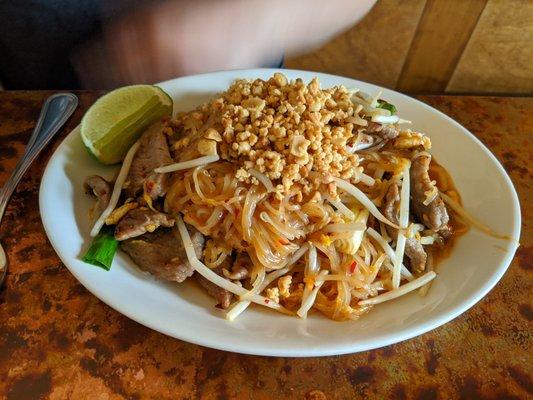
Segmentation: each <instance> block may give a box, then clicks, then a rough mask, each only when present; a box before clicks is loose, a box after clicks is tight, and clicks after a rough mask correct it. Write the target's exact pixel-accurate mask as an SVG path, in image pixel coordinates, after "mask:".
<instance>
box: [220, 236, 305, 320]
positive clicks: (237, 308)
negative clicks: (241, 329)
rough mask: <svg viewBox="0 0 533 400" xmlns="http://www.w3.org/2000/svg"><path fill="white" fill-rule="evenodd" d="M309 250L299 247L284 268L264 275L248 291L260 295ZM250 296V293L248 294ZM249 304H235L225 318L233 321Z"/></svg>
mask: <svg viewBox="0 0 533 400" xmlns="http://www.w3.org/2000/svg"><path fill="white" fill-rule="evenodd" d="M308 248H309V245H308V244H307V243H306V244H304V245H303V246H301V247H300V248H299V249H298V250H297V251H296V252H295V253H294V254H293V255H292V256H291V257H290V258H289V260H288V262H287V266H286V267H285V268H282V269H279V270H277V271H274V272H271V273H270V274H268V275H266V276H265V278H264V279H263V282H262V283H261V284H260V285H259V286H258V288H257V289H256V288H255V286H254V288H253V289H252V290H251V291H250V292H252V291H253V293H255V294H259V293H261V292H262V291H263V290H265V289H266V287H267V286H268V285H270V284H271V283H272V282H274V281H275V280H276V279H278V278H280V277H282V276H283V275H285V274H286V273H288V272H290V271H291V270H292V269H293V268H294V266H295V264H296V262H297V261H298V260H299V259H300V258H302V256H303V255H304V254H305V253H306V252H307V250H308ZM250 294H251V293H250ZM243 297H247V295H243ZM250 304H251V301H249V300H242V301H239V302H238V303H236V304H235V305H234V306H233V307H232V308H231V310H230V311H228V313H226V318H227V319H228V320H230V321H233V320H234V319H235V318H237V317H238V316H239V315H240V314H241V313H242V312H243V311H244V310H246V308H248V306H249V305H250Z"/></svg>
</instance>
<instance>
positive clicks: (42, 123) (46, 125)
mask: <svg viewBox="0 0 533 400" xmlns="http://www.w3.org/2000/svg"><path fill="white" fill-rule="evenodd" d="M77 106H78V98H77V97H76V96H75V95H74V94H72V93H57V94H54V95H52V96H50V97H49V98H48V99H46V101H45V102H44V105H43V108H42V109H41V115H39V119H38V120H37V125H35V129H34V130H33V133H32V134H31V137H30V140H29V142H28V144H27V145H26V150H25V151H24V155H23V156H22V158H21V159H20V160H19V162H18V163H17V165H16V166H15V169H14V170H13V173H12V174H11V176H10V177H9V178H8V180H7V182H6V183H5V185H4V186H3V187H2V188H0V223H1V222H2V217H3V216H4V211H5V210H6V205H7V202H8V201H9V198H10V197H11V195H12V194H13V192H14V191H15V188H16V187H17V185H18V183H19V181H20V180H21V178H22V176H23V175H24V173H25V172H26V170H27V169H28V167H29V166H30V165H31V163H32V162H33V161H34V160H35V158H37V156H38V155H39V153H40V152H41V150H42V149H44V147H45V146H46V145H47V144H48V142H49V141H50V139H52V137H53V136H54V135H55V134H56V133H57V131H59V129H60V128H61V127H62V126H63V124H64V123H65V122H66V121H67V119H68V118H69V117H70V116H71V115H72V113H73V112H74V110H75V109H76V107H77ZM6 275H7V257H6V253H5V251H4V249H3V248H2V245H1V244H0V286H2V283H3V282H4V280H5V278H6Z"/></svg>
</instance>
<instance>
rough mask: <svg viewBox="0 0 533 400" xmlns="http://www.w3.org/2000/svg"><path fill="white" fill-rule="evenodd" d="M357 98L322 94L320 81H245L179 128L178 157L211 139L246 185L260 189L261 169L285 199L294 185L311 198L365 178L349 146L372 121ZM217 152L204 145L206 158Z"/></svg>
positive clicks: (336, 91) (336, 90) (339, 91)
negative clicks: (330, 185)
mask: <svg viewBox="0 0 533 400" xmlns="http://www.w3.org/2000/svg"><path fill="white" fill-rule="evenodd" d="M351 96H352V93H351V92H350V91H348V90H347V89H346V88H345V87H343V86H336V87H333V88H328V89H322V88H320V85H319V83H318V80H317V79H316V78H315V79H313V80H312V81H311V82H309V84H305V83H304V82H303V81H302V80H301V79H296V80H294V81H290V82H289V81H288V80H287V78H286V77H285V76H284V75H283V74H280V73H276V74H274V76H273V77H271V78H270V79H269V80H268V81H264V80H261V79H256V80H254V81H247V80H237V81H235V82H234V83H233V84H232V85H231V86H230V88H229V89H228V90H227V91H225V92H223V93H221V94H220V95H219V96H218V97H217V98H215V99H214V100H212V101H210V102H208V103H206V104H204V105H202V106H201V107H199V108H198V109H197V110H195V111H194V112H188V113H181V114H178V116H177V117H176V119H175V120H173V121H171V126H172V127H173V129H174V131H175V132H176V133H177V134H178V136H179V137H180V138H181V139H179V140H178V141H177V142H176V143H175V144H174V150H175V151H176V155H177V158H178V159H179V158H180V155H181V156H182V157H181V159H183V152H181V153H180V152H179V151H180V150H181V149H183V148H184V147H186V146H187V145H188V144H189V142H191V143H192V141H193V140H201V139H202V140H206V139H209V142H211V143H215V142H216V145H217V148H218V155H219V156H220V157H221V159H222V160H226V161H230V162H232V163H234V164H236V165H238V166H239V169H238V171H237V178H238V179H239V180H240V181H243V182H247V183H252V184H254V183H256V182H257V183H258V181H257V179H252V177H251V176H250V174H249V173H248V170H249V169H251V168H253V169H255V170H256V171H258V172H260V173H262V174H264V175H265V176H267V177H268V178H269V179H271V180H272V182H273V185H274V186H275V187H276V190H277V194H280V193H286V192H288V191H289V189H290V188H291V187H292V186H293V185H299V187H300V189H301V190H302V191H303V193H305V194H309V193H311V192H312V191H313V190H316V189H318V188H319V186H320V185H322V184H323V183H324V180H325V179H326V180H328V177H330V180H331V177H340V178H342V179H347V180H349V179H351V178H354V177H357V176H358V171H357V167H358V163H359V159H358V156H357V155H356V154H350V153H348V152H347V150H346V146H347V142H348V141H349V140H353V137H354V136H356V135H357V131H358V130H359V129H361V128H362V127H363V125H361V124H360V125H357V124H355V123H354V121H363V122H365V120H363V119H362V118H361V115H359V112H361V107H358V105H356V104H354V103H352V101H351ZM202 143H203V142H202ZM210 146H212V145H210ZM211 151H212V147H209V148H207V147H206V144H205V143H204V144H200V142H199V143H198V149H197V152H198V153H199V154H212V153H211ZM187 156H188V157H193V156H192V155H190V153H188V154H187Z"/></svg>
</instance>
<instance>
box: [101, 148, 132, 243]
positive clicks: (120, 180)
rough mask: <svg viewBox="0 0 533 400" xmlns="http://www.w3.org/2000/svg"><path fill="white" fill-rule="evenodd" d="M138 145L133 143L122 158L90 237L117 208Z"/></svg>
mask: <svg viewBox="0 0 533 400" xmlns="http://www.w3.org/2000/svg"><path fill="white" fill-rule="evenodd" d="M140 145H141V144H140V142H139V141H137V142H135V144H134V145H133V146H131V147H130V149H129V150H128V152H127V153H126V157H124V161H123V162H122V166H121V167H120V172H119V173H118V176H117V179H116V180H115V185H114V186H113V192H112V193H111V198H110V199H109V203H108V205H107V207H106V208H105V210H104V211H103V212H102V214H101V215H100V217H99V218H98V219H97V220H96V222H95V223H94V225H93V228H92V229H91V236H92V237H95V236H96V235H98V232H100V229H101V228H102V226H104V223H105V220H106V218H107V217H109V215H110V214H111V213H112V212H113V210H114V209H115V207H116V206H117V204H118V200H119V198H120V192H121V191H122V186H124V182H125V181H126V178H127V177H128V173H129V171H130V167H131V162H132V161H133V157H134V156H135V153H136V152H137V149H138V148H139V146H140Z"/></svg>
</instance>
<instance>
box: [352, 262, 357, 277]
mask: <svg viewBox="0 0 533 400" xmlns="http://www.w3.org/2000/svg"><path fill="white" fill-rule="evenodd" d="M356 268H357V263H356V262H355V261H354V262H352V263H351V264H350V273H351V274H353V273H354V272H355V269H356Z"/></svg>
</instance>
